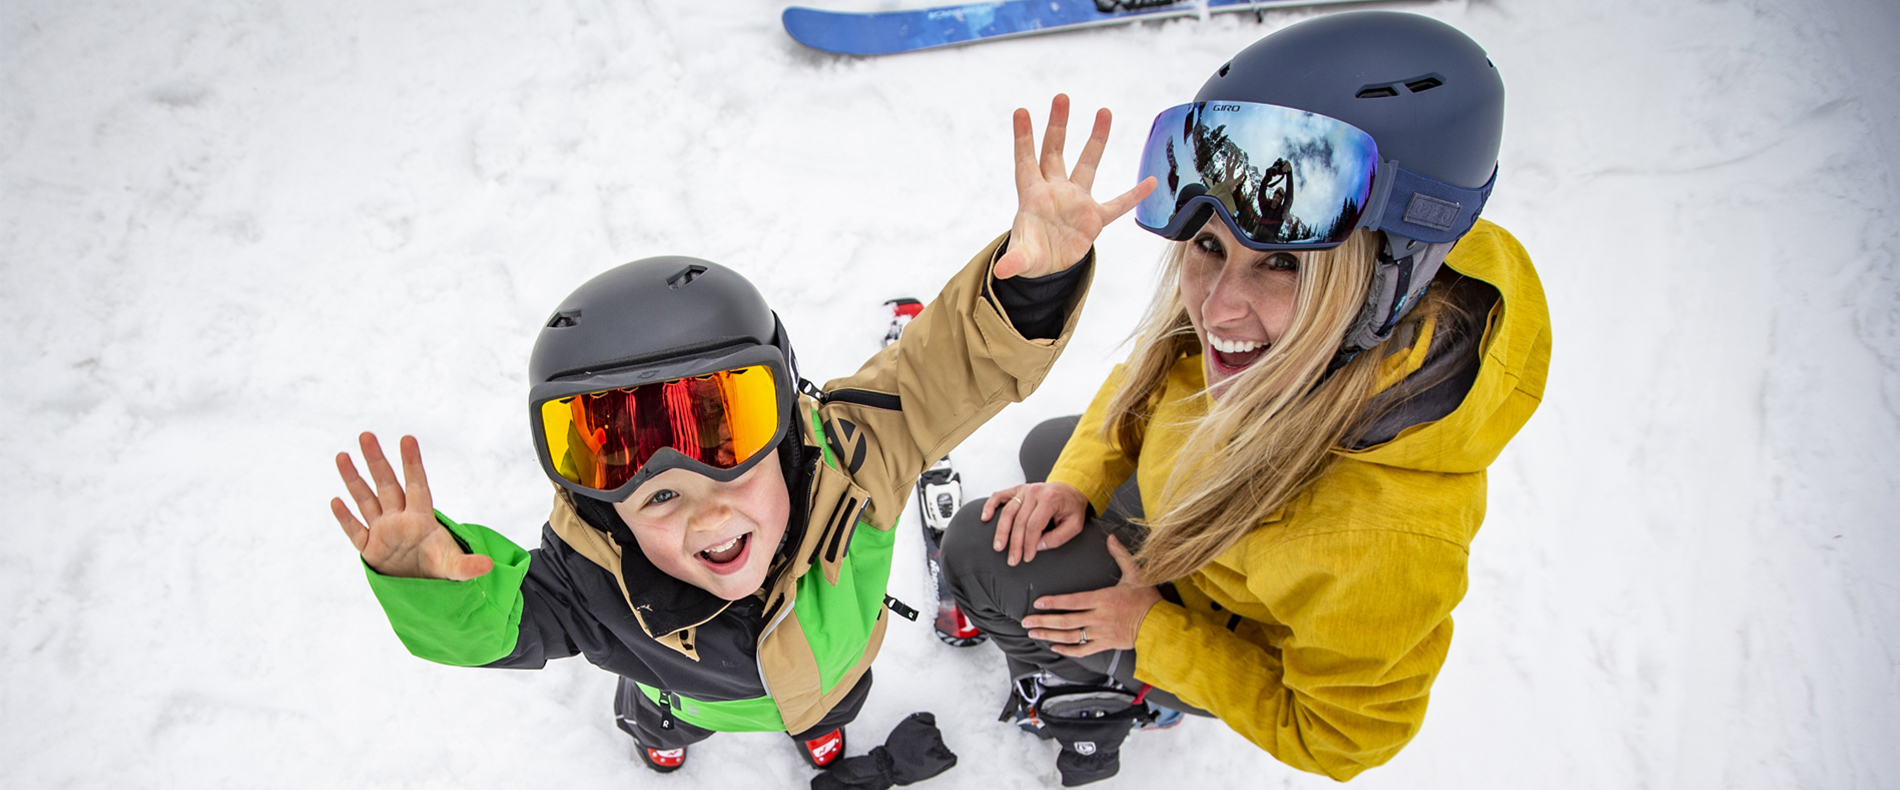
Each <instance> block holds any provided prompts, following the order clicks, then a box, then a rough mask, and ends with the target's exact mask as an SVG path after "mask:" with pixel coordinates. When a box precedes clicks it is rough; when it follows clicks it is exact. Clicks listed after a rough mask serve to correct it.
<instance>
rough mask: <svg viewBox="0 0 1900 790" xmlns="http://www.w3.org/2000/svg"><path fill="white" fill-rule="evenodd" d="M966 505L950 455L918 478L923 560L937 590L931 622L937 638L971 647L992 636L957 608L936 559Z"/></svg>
mask: <svg viewBox="0 0 1900 790" xmlns="http://www.w3.org/2000/svg"><path fill="white" fill-rule="evenodd" d="M961 507H963V477H962V476H961V475H959V474H957V470H956V469H955V468H953V467H951V466H950V458H949V457H948V456H945V457H944V459H943V460H941V461H938V462H937V463H935V464H933V465H931V467H930V469H928V470H926V471H925V472H924V474H923V476H922V477H919V478H917V509H918V510H921V511H923V516H924V520H923V530H924V561H925V563H926V564H927V565H928V567H929V568H930V581H931V584H932V585H933V586H934V587H935V588H936V592H937V618H936V620H935V621H934V622H933V623H932V626H933V629H934V630H935V631H936V633H937V638H938V639H941V640H943V642H944V644H947V645H950V646H952V647H971V646H973V645H980V644H983V642H984V640H986V639H989V637H987V636H985V635H984V634H983V632H982V631H980V630H977V627H976V626H974V625H971V624H970V620H969V618H966V617H964V616H963V611H962V610H961V609H958V608H957V602H956V599H955V598H952V597H951V596H950V588H949V586H948V585H947V584H945V583H944V579H943V569H942V566H941V565H939V564H938V562H937V555H938V553H939V551H940V546H941V545H942V544H943V531H944V528H946V527H948V526H950V518H951V517H952V516H955V515H956V514H957V509H958V508H961Z"/></svg>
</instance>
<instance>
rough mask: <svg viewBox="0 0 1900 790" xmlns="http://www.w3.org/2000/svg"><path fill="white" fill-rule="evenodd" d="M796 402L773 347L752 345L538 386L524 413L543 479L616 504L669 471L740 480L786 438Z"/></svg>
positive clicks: (590, 374)
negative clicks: (719, 354) (727, 352)
mask: <svg viewBox="0 0 1900 790" xmlns="http://www.w3.org/2000/svg"><path fill="white" fill-rule="evenodd" d="M793 398H794V396H793V390H792V384H791V379H790V377H789V376H788V375H786V370H785V363H784V358H783V357H782V356H780V352H779V350H778V349H776V348H773V347H771V346H751V347H748V348H747V349H745V350H743V351H741V352H739V353H737V354H731V355H727V356H724V357H720V358H717V359H712V360H708V359H706V358H704V357H701V358H698V359H693V360H684V361H682V360H671V361H669V362H667V363H665V364H663V365H660V366H648V367H639V368H620V369H615V370H610V371H606V372H602V373H593V372H588V373H585V374H582V375H581V376H574V377H568V378H566V379H564V380H556V381H551V382H548V383H546V384H541V385H537V386H536V387H535V388H534V391H532V392H531V393H529V412H530V415H531V419H532V420H533V423H534V440H535V448H536V450H537V451H539V455H540V457H541V467H542V469H544V470H545V471H546V472H547V474H548V477H549V478H551V479H553V480H554V481H555V482H556V483H558V484H560V485H562V486H564V487H566V488H568V489H569V490H572V491H575V492H577V493H580V494H583V495H586V496H590V497H594V498H596V499H605V500H608V501H614V502H618V501H620V500H623V499H625V498H627V496H629V495H631V494H632V493H633V491H634V489H636V488H639V487H640V484H641V483H644V482H646V480H647V479H648V478H650V477H652V476H653V475H656V474H659V473H660V472H663V471H666V470H668V469H675V468H686V469H690V470H692V471H694V472H697V473H699V474H702V475H705V476H707V477H710V478H713V479H715V480H721V481H729V480H732V479H734V478H737V477H738V476H739V475H741V474H744V473H745V472H746V470H748V469H750V468H751V467H752V465H753V464H754V463H756V462H757V461H758V460H759V459H760V458H763V457H764V456H765V455H766V454H767V453H768V452H769V451H770V450H771V449H772V448H773V447H775V446H777V444H778V441H779V439H781V438H782V437H783V436H784V435H785V430H786V426H787V424H788V423H789V422H790V411H791V404H792V401H793Z"/></svg>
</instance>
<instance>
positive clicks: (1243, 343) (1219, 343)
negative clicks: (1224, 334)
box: [1207, 335, 1263, 354]
mask: <svg viewBox="0 0 1900 790" xmlns="http://www.w3.org/2000/svg"><path fill="white" fill-rule="evenodd" d="M1207 344H1208V345H1210V346H1213V347H1214V350H1215V351H1219V352H1221V353H1223V354H1245V353H1247V352H1249V351H1252V350H1254V349H1256V348H1259V347H1260V346H1261V345H1263V344H1262V343H1260V342H1259V341H1257V340H1228V339H1226V338H1220V337H1215V336H1213V335H1208V336H1207Z"/></svg>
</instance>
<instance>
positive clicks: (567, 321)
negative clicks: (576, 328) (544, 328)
mask: <svg viewBox="0 0 1900 790" xmlns="http://www.w3.org/2000/svg"><path fill="white" fill-rule="evenodd" d="M580 322H581V311H579V310H569V311H567V312H564V313H555V314H554V317H553V318H550V319H548V328H549V329H565V328H567V327H570V326H573V325H575V324H578V323H580Z"/></svg>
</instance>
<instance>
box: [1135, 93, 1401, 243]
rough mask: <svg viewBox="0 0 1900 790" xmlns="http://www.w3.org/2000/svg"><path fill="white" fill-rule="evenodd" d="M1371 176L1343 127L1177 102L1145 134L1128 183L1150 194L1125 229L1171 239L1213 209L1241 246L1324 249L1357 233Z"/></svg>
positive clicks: (1323, 120)
mask: <svg viewBox="0 0 1900 790" xmlns="http://www.w3.org/2000/svg"><path fill="white" fill-rule="evenodd" d="M1378 169H1379V147H1378V145H1377V144H1376V143H1374V142H1373V140H1372V136H1371V135H1369V134H1366V133H1365V132H1363V131H1360V130H1359V129H1358V128H1356V127H1354V126H1352V125H1350V124H1347V123H1345V122H1343V121H1340V120H1337V119H1334V118H1328V117H1326V116H1324V115H1315V114H1313V113H1310V112H1306V111H1304V110H1295V109H1292V108H1288V107H1278V106H1275V105H1271V104H1250V103H1247V102H1195V103H1192V104H1183V105H1181V106H1179V107H1172V108H1169V109H1167V110H1164V111H1162V113H1161V114H1160V115H1159V116H1156V118H1155V123H1154V128H1153V129H1151V130H1150V131H1149V132H1148V143H1147V147H1146V148H1145V150H1144V151H1143V152H1142V159H1141V173H1140V175H1139V176H1138V178H1147V177H1148V176H1154V178H1155V181H1156V187H1155V191H1154V192H1152V193H1150V194H1149V195H1148V197H1147V198H1146V199H1144V200H1142V201H1141V203H1140V204H1138V205H1136V206H1135V222H1136V223H1137V224H1139V225H1141V226H1142V227H1143V228H1146V229H1148V230H1149V231H1152V232H1155V233H1158V234H1161V235H1162V236H1166V237H1168V238H1177V237H1178V235H1179V234H1180V233H1181V231H1182V230H1183V228H1184V226H1186V225H1187V224H1188V222H1189V220H1191V219H1193V218H1194V216H1195V215H1197V214H1199V213H1201V211H1202V210H1203V209H1204V208H1212V207H1214V206H1218V207H1219V208H1220V209H1221V210H1222V211H1224V212H1225V213H1226V215H1227V218H1228V219H1230V220H1231V221H1232V223H1233V226H1234V227H1235V228H1236V229H1238V230H1239V231H1240V233H1241V235H1242V236H1244V237H1245V238H1244V239H1243V242H1248V241H1250V242H1252V243H1253V244H1262V245H1274V246H1287V247H1292V246H1309V247H1331V246H1334V245H1337V244H1339V243H1340V242H1343V241H1345V240H1346V238H1347V237H1348V236H1350V235H1352V232H1353V231H1354V230H1355V229H1357V228H1358V227H1359V220H1360V217H1361V216H1363V215H1364V214H1365V212H1366V208H1367V206H1366V204H1367V202H1368V200H1369V199H1370V198H1371V196H1372V178H1373V175H1374V174H1375V173H1376V172H1377V171H1378ZM1250 246H1251V245H1250Z"/></svg>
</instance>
